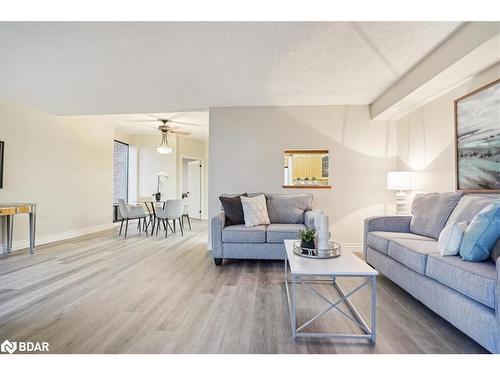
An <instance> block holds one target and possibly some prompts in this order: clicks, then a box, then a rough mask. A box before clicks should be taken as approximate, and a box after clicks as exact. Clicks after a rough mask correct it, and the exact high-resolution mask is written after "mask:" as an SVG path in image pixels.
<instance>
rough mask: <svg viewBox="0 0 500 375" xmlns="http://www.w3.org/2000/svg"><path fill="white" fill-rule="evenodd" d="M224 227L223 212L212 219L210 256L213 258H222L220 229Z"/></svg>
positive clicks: (224, 216) (224, 217)
mask: <svg viewBox="0 0 500 375" xmlns="http://www.w3.org/2000/svg"><path fill="white" fill-rule="evenodd" d="M225 225H226V215H224V212H219V213H218V214H217V215H215V216H214V217H212V221H211V234H212V256H213V257H214V258H223V254H222V229H224V227H225Z"/></svg>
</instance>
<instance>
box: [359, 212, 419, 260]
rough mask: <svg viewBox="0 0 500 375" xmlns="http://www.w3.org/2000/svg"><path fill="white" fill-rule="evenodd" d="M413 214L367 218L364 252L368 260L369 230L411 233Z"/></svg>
mask: <svg viewBox="0 0 500 375" xmlns="http://www.w3.org/2000/svg"><path fill="white" fill-rule="evenodd" d="M410 222H411V216H396V215H393V216H373V217H369V218H366V219H365V226H364V237H363V253H364V257H365V260H366V249H367V242H366V241H367V238H368V233H369V232H375V231H380V232H402V233H410Z"/></svg>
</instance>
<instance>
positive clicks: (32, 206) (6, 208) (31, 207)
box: [0, 202, 36, 254]
mask: <svg viewBox="0 0 500 375" xmlns="http://www.w3.org/2000/svg"><path fill="white" fill-rule="evenodd" d="M20 214H28V215H29V233H30V254H33V252H34V251H35V229H36V203H25V202H10V203H2V202H0V218H4V217H5V218H6V220H7V253H8V254H10V253H11V252H12V242H13V238H14V217H15V215H20Z"/></svg>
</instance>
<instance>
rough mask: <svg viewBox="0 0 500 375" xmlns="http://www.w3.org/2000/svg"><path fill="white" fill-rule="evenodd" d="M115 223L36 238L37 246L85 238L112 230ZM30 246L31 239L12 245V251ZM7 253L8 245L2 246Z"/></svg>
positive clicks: (1, 249) (0, 250)
mask: <svg viewBox="0 0 500 375" xmlns="http://www.w3.org/2000/svg"><path fill="white" fill-rule="evenodd" d="M113 226H114V224H113V223H108V224H101V225H96V226H93V227H87V228H82V229H75V230H70V231H68V232H62V233H54V234H47V235H45V236H40V237H36V246H38V245H45V244H48V243H52V242H57V241H62V240H68V239H70V238H75V237H80V236H84V235H86V234H91V233H96V232H102V231H103V230H108V229H112V228H113ZM29 246H30V243H29V239H25V240H21V241H15V242H13V243H12V251H16V250H22V249H27V248H28V247H29ZM6 251H7V244H0V252H2V253H5V252H6Z"/></svg>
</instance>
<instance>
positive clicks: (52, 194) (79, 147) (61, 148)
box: [0, 100, 113, 248]
mask: <svg viewBox="0 0 500 375" xmlns="http://www.w3.org/2000/svg"><path fill="white" fill-rule="evenodd" d="M0 139H1V140H3V141H5V172H4V188H3V189H0V202H9V201H10V202H12V201H28V202H36V203H37V204H38V222H37V238H38V242H39V243H43V242H50V241H53V240H56V239H62V238H67V237H71V236H74V235H76V234H83V233H85V232H89V231H95V230H98V229H105V228H108V227H110V226H111V219H112V207H111V202H112V167H113V142H112V140H113V128H112V126H110V125H109V124H106V123H104V122H98V121H95V120H86V119H83V118H72V117H64V118H60V117H55V116H52V115H49V114H47V113H44V112H41V111H38V110H35V109H32V108H29V107H26V106H24V105H21V104H16V103H12V102H7V101H4V100H0ZM2 226H3V224H2ZM27 226H28V219H27V215H19V216H16V218H15V228H14V242H15V244H14V245H15V248H22V247H25V246H26V245H27V238H28V230H27ZM0 233H1V234H0V243H4V242H5V228H4V227H2V230H1V231H0Z"/></svg>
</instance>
